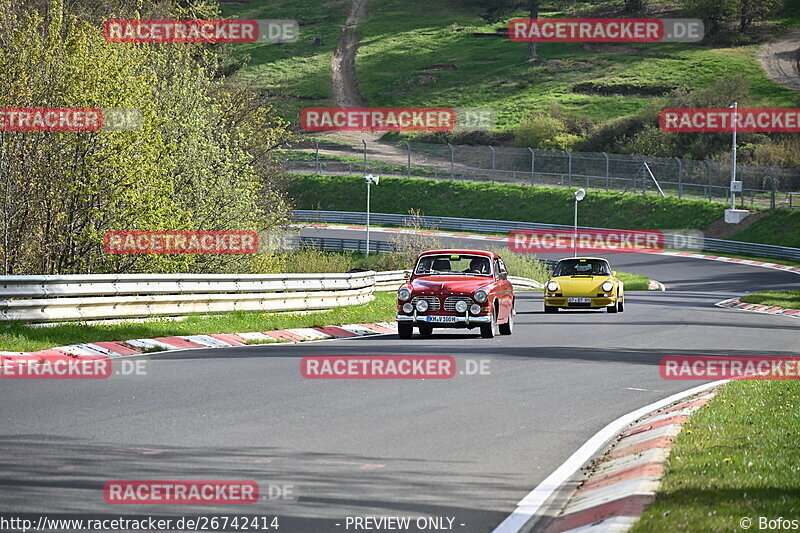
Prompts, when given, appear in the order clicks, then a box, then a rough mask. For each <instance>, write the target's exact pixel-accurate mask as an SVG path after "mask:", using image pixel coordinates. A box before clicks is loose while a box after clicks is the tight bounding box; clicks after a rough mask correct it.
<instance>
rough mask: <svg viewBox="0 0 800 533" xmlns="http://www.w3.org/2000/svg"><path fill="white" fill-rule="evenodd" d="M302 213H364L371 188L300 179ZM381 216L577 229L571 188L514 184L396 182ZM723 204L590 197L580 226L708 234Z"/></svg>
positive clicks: (386, 184)
mask: <svg viewBox="0 0 800 533" xmlns="http://www.w3.org/2000/svg"><path fill="white" fill-rule="evenodd" d="M288 192H289V195H290V196H291V197H292V198H294V200H295V206H296V208H298V209H324V210H335V211H362V210H363V209H364V202H365V200H366V190H365V188H364V184H363V181H362V180H361V179H359V178H357V177H349V176H296V177H295V178H294V180H293V183H292V184H291V185H290V187H289V191H288ZM371 208H372V211H373V212H375V213H399V214H404V213H408V210H409V209H410V208H415V209H419V210H421V211H422V213H423V214H425V215H430V216H451V217H465V218H484V219H503V220H519V221H531V222H540V223H547V224H565V225H571V224H572V222H573V196H572V191H571V190H570V189H566V188H551V187H530V186H522V185H511V184H496V183H478V182H461V181H438V180H429V179H421V178H391V177H387V178H384V179H382V180H381V183H380V185H379V186H377V187H373V190H372V195H371ZM724 210H725V206H724V205H723V204H721V203H716V202H709V201H705V200H686V199H678V198H673V197H668V198H658V197H656V196H654V195H648V196H642V195H635V194H624V193H613V192H609V193H606V192H599V191H589V193H588V194H587V195H586V199H585V200H584V201H583V202H581V204H580V208H579V214H578V223H579V224H581V225H586V226H596V227H606V228H623V229H703V228H705V227H707V226H708V225H709V224H711V223H712V222H714V221H715V220H717V219H719V218H720V217H721V216H722V215H723V213H724Z"/></svg>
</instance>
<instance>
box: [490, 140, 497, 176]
mask: <svg viewBox="0 0 800 533" xmlns="http://www.w3.org/2000/svg"><path fill="white" fill-rule="evenodd" d="M489 150H491V151H492V182H494V178H495V170H496V169H497V159H496V157H495V152H494V146H489Z"/></svg>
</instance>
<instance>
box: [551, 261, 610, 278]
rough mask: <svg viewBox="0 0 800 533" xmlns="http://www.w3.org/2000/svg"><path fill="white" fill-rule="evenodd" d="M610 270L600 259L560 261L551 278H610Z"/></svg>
mask: <svg viewBox="0 0 800 533" xmlns="http://www.w3.org/2000/svg"><path fill="white" fill-rule="evenodd" d="M610 275H611V269H610V268H609V266H608V263H607V262H606V261H603V260H602V259H562V260H561V261H559V262H558V264H557V265H556V269H555V272H553V276H610Z"/></svg>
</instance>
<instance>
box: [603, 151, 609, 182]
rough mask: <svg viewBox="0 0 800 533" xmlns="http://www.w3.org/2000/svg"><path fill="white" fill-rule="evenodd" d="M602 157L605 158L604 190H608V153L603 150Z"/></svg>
mask: <svg viewBox="0 0 800 533" xmlns="http://www.w3.org/2000/svg"><path fill="white" fill-rule="evenodd" d="M603 157H605V158H606V192H608V189H609V185H610V181H609V179H608V154H607V153H605V152H603Z"/></svg>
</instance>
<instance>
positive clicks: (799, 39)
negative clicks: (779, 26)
mask: <svg viewBox="0 0 800 533" xmlns="http://www.w3.org/2000/svg"><path fill="white" fill-rule="evenodd" d="M758 62H759V63H760V64H761V67H762V68H763V69H764V70H765V71H766V73H767V75H768V76H769V77H770V78H772V79H773V80H775V81H776V82H778V83H780V84H781V85H783V86H784V87H788V88H789V89H792V90H793V91H798V92H800V28H799V29H796V30H793V31H790V32H789V33H787V34H786V35H784V36H783V37H781V38H780V39H778V40H777V41H773V42H771V43H767V44H765V45H764V46H762V47H761V50H759V52H758Z"/></svg>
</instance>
